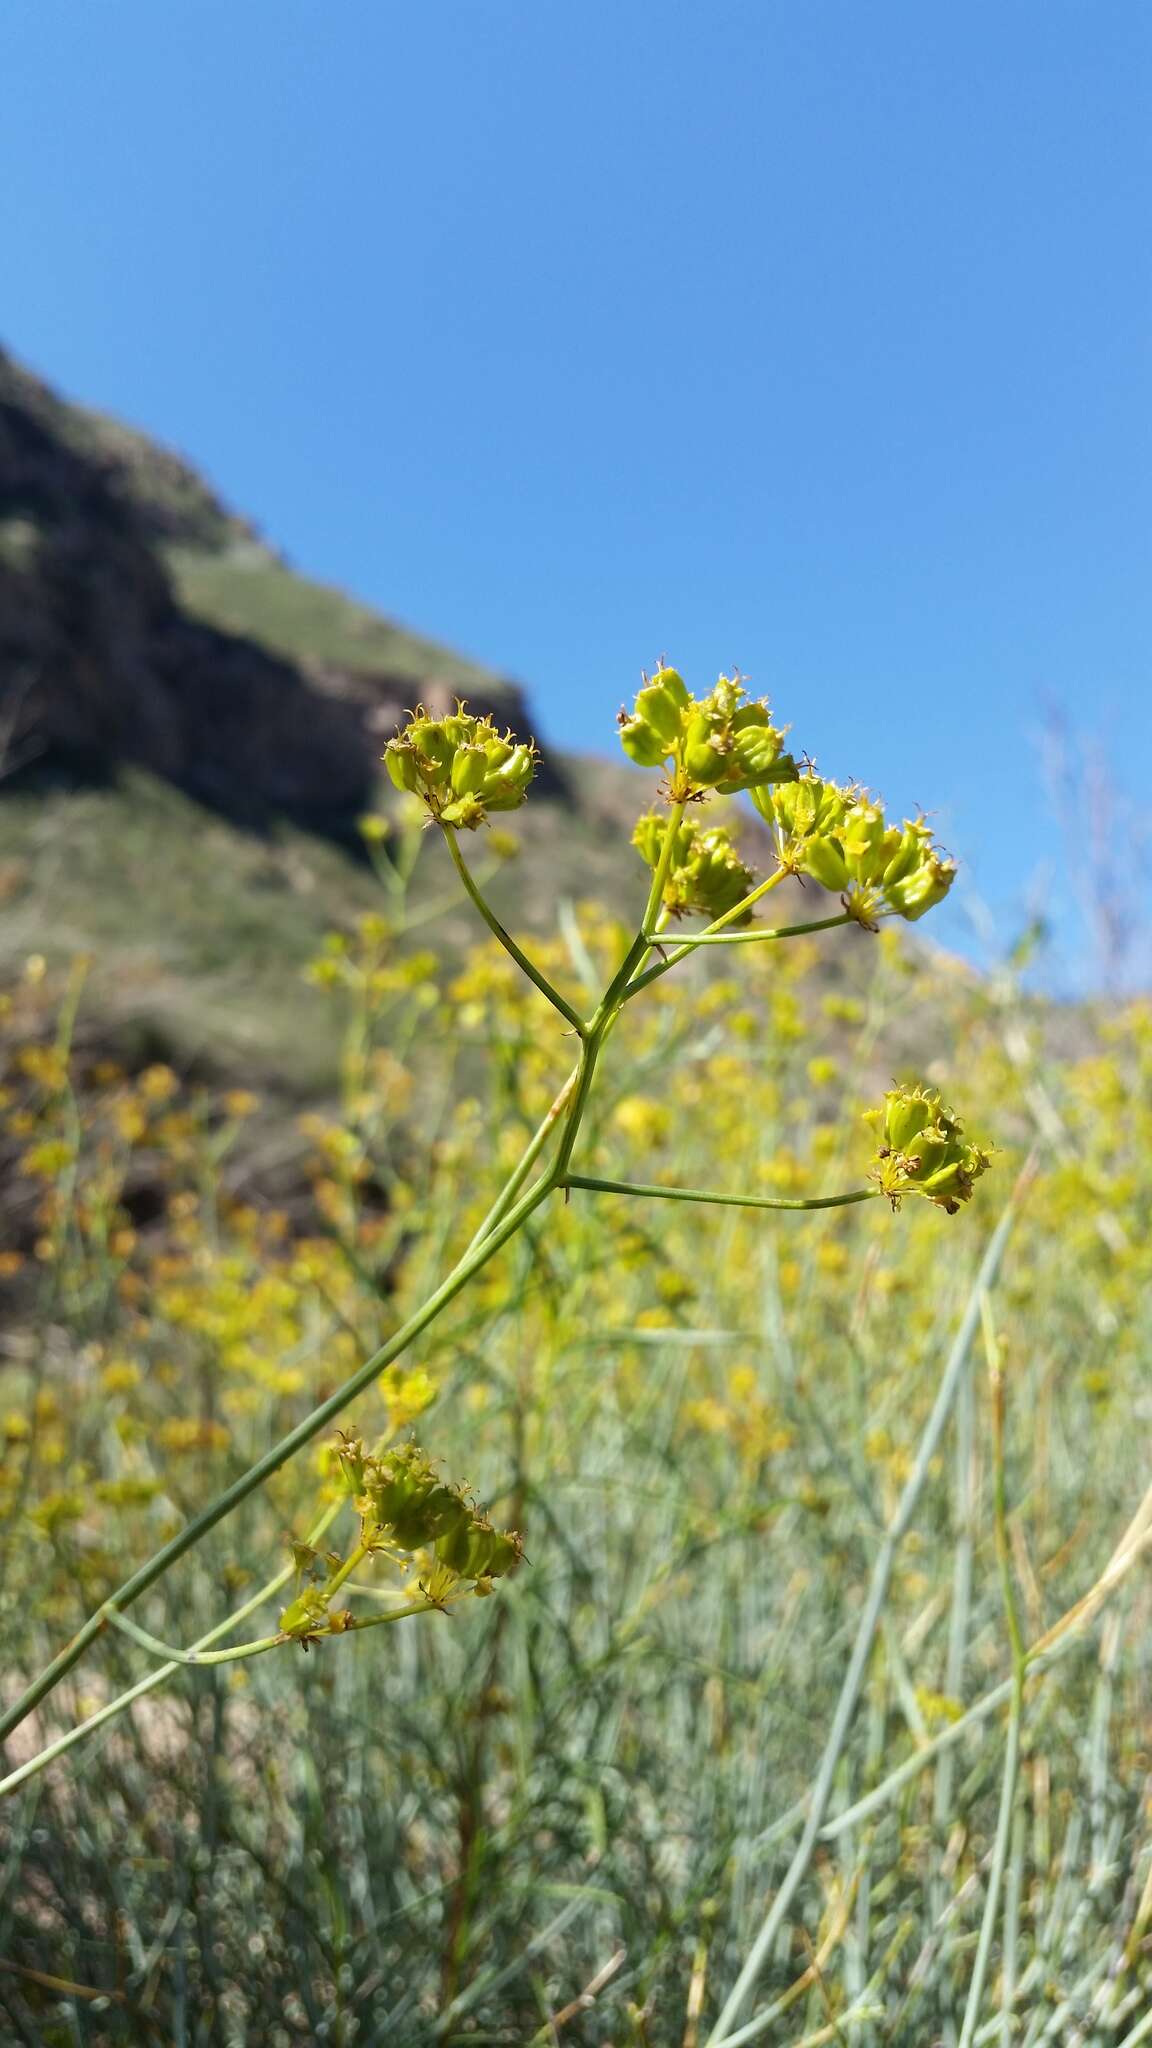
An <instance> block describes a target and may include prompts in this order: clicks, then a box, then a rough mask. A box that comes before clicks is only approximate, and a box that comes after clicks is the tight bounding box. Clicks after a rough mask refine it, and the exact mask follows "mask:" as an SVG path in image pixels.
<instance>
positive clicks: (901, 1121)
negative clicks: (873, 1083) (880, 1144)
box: [884, 1088, 940, 1152]
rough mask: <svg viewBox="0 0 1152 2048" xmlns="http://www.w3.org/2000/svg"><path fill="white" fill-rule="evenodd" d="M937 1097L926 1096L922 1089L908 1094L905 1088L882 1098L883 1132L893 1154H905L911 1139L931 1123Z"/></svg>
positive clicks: (893, 1091)
mask: <svg viewBox="0 0 1152 2048" xmlns="http://www.w3.org/2000/svg"><path fill="white" fill-rule="evenodd" d="M939 1099H940V1098H939V1096H937V1095H936V1094H935V1092H933V1093H932V1094H928V1093H927V1092H926V1091H925V1090H924V1089H922V1088H916V1089H913V1090H912V1091H911V1093H909V1091H908V1090H907V1089H906V1088H895V1089H893V1090H892V1092H891V1094H889V1095H886V1096H885V1098H884V1101H885V1105H886V1110H885V1119H884V1131H885V1136H886V1138H887V1140H888V1143H889V1145H890V1146H891V1147H892V1150H893V1152H906V1151H907V1150H908V1147H909V1145H910V1144H911V1142H912V1140H913V1138H916V1137H918V1136H919V1134H920V1132H921V1131H922V1130H924V1129H925V1127H926V1126H927V1125H928V1124H930V1123H931V1121H932V1117H933V1113H934V1111H935V1109H936V1107H937V1104H938V1102H939Z"/></svg>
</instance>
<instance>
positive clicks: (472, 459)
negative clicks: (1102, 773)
mask: <svg viewBox="0 0 1152 2048" xmlns="http://www.w3.org/2000/svg"><path fill="white" fill-rule="evenodd" d="M0 64H2V66H3V74H4V78H5V90H4V109H5V119H4V124H3V129H2V131H0V181H2V184H0V189H2V190H3V193H4V203H3V206H2V208H0V261H2V263H3V274H4V280H5V294H4V301H5V304H4V315H3V319H4V324H5V335H6V338H7V340H8V342H9V344H10V345H11V346H12V347H14V348H15V349H16V350H17V351H18V352H19V353H21V354H22V355H23V356H25V357H26V358H27V359H29V360H30V361H31V362H32V363H33V364H35V365H37V366H38V367H39V368H40V369H41V370H42V371H43V372H44V373H45V374H46V375H48V376H49V377H50V378H52V379H54V380H56V381H57V382H59V383H60V384H62V385H63V386H64V387H65V388H66V389H68V390H69V391H71V392H72V393H74V394H76V395H79V396H81V397H84V398H86V399H88V400H90V401H92V402H95V403H99V404H102V405H104V406H106V407H108V408H110V409H113V410H115V411H118V412H121V413H123V414H124V415H125V416H127V417H129V418H130V419H132V420H134V421H136V422H138V423H139V424H141V425H142V426H144V427H146V428H149V429H151V430H154V431H155V432H156V433H158V434H160V435H162V436H164V437H166V438H167V439H168V440H169V441H171V442H173V443H174V444H176V445H177V446H178V447H180V448H181V449H183V450H184V451H185V452H187V453H189V454H191V455H192V456H194V457H195V458H196V459H197V460H198V461H199V462H200V463H201V464H202V465H203V466H204V467H205V468H206V469H207V471H208V472H209V474H210V475H211V476H212V477H213V478H214V479H215V481H216V482H217V484H218V485H219V486H220V487H221V488H222V490H223V491H224V492H225V493H226V495H227V496H228V497H230V498H231V499H232V500H234V501H235V502H236V504H237V505H239V506H241V507H242V508H244V509H245V510H248V511H250V512H252V513H253V514H254V515H255V516H256V517H257V518H258V520H259V521H260V522H261V523H262V525H263V526H264V527H265V529H266V530H267V531H268V533H269V534H270V536H271V537H272V538H274V539H275V540H276V541H278V542H279V543H281V544H283V546H284V547H285V548H286V549H287V551H288V552H289V554H290V555H291V556H292V558H293V559H294V560H295V561H297V562H298V563H299V564H300V565H301V566H303V567H306V568H308V569H309V570H311V571H313V572H314V573H317V574H320V575H322V576H327V577H330V578H332V579H334V580H337V581H340V582H342V583H345V584H346V585H348V586H350V587H351V588H353V589H355V590H356V591H358V592H360V593H362V594H363V595H364V596H365V597H367V598H369V599H371V600H373V601H375V602H377V603H378V604H379V605H381V606H382V607H384V608H385V609H387V610H389V611H391V612H394V613H396V614H397V615H399V616H401V617H402V618H404V619H406V620H408V621H410V622H412V623H413V624H415V625H417V626H420V627H422V628H424V629H426V630H427V631H429V632H432V633H434V634H436V635H438V636H440V637H441V638H444V639H446V640H448V641H450V642H453V643H455V644H458V645H459V646H461V647H462V648H465V649H467V650H469V651H471V652H473V653H474V654H476V655H478V656H480V657H482V658H483V659H484V660H486V661H488V662H490V663H492V664H493V665H494V666H496V667H498V668H500V669H501V670H504V671H506V672H511V673H513V674H515V675H517V676H518V677H520V678H521V679H523V680H524V681H525V682H526V683H527V684H528V685H529V686H530V688H531V690H532V692H533V695H534V698H535V701H536V704H537V705H538V707H539V718H540V724H541V727H542V729H543V730H544V731H545V732H546V734H547V735H548V737H550V738H552V739H553V740H556V741H561V742H566V743H571V744H576V745H579V746H583V747H597V746H606V747H611V745H612V744H613V741H612V720H613V716H614V714H615V711H616V709H617V706H618V705H619V703H620V700H621V698H622V697H623V696H624V695H625V694H627V693H628V692H630V691H631V689H632V688H633V687H634V685H635V683H636V680H637V677H638V671H639V669H640V667H641V665H642V664H643V663H646V662H650V661H651V660H652V658H653V657H654V656H655V655H656V654H657V652H659V651H666V652H667V653H668V654H669V655H670V656H671V657H673V658H674V659H675V660H676V662H677V663H678V665H679V666H681V667H682V668H683V669H684V670H685V672H686V673H687V674H688V676H689V678H690V679H692V680H696V681H700V682H704V683H709V682H710V681H711V680H712V679H713V678H714V676H715V674H716V672H717V671H718V670H719V669H720V668H721V667H728V666H730V665H732V664H739V666H740V667H741V668H742V669H743V670H744V671H745V672H746V673H747V674H748V675H749V676H750V677H751V679H752V681H753V682H754V684H755V686H756V687H757V688H758V689H764V690H767V691H768V692H769V694H770V695H771V697H772V699H773V702H774V704H775V705H776V707H777V709H778V711H779V712H780V714H781V715H782V716H783V717H784V718H786V719H788V720H790V721H791V723H792V726H793V734H794V739H795V741H796V742H797V743H798V744H799V745H800V746H802V747H803V748H806V749H807V750H809V751H810V752H812V753H813V754H814V755H815V756H816V758H817V761H818V763H819V765H820V766H821V767H822V768H824V769H825V771H826V772H828V773H831V774H836V775H843V776H847V775H854V776H857V777H859V778H861V779H863V780H865V781H868V782H871V783H872V784H873V785H874V786H876V787H878V788H879V789H880V791H881V792H882V793H883V794H884V795H885V796H886V797H887V798H888V799H889V800H890V801H891V802H892V803H893V804H894V805H901V806H908V805H912V804H915V803H917V802H919V803H923V804H924V805H925V806H926V807H928V808H929V809H931V810H934V812H935V813H936V816H937V820H938V827H939V829H940V831H941V833H942V836H943V837H944V838H945V839H946V840H947V841H948V843H949V844H950V845H951V846H952V848H953V850H954V851H956V852H957V853H958V854H960V855H961V856H962V857H963V859H964V860H965V862H966V866H967V873H968V876H969V877H970V878H971V881H972V883H973V884H974V885H975V886H976V887H978V888H979V889H980V890H981V891H982V892H983V893H984V894H985V896H987V897H988V898H990V899H991V900H992V902H993V903H994V905H995V906H996V908H997V911H998V912H999V913H1001V914H1002V915H1003V917H1004V920H1005V924H1006V926H1010V925H1011V923H1012V920H1013V918H1014V917H1016V916H1018V915H1021V914H1022V906H1023V905H1024V904H1025V903H1026V901H1027V899H1028V894H1029V890H1030V888H1031V887H1032V885H1033V882H1034V878H1035V876H1036V874H1037V873H1038V872H1039V871H1041V870H1043V869H1044V868H1045V867H1046V866H1047V865H1049V864H1050V863H1053V862H1054V863H1058V862H1059V861H1060V858H1061V848H1060V847H1059V846H1058V844H1057V839H1058V834H1057V831H1056V828H1055V826H1054V824H1053V820H1052V816H1051V812H1050V809H1049V806H1048V803H1047V800H1046V798H1045V794H1044V790H1043V787H1042V780H1041V774H1040V768H1039V763H1038V755H1037V747H1036V734H1037V732H1038V729H1039V727H1040V725H1041V724H1042V721H1043V716H1044V708H1045V705H1046V704H1049V703H1052V704H1057V705H1060V706H1063V707H1064V710H1065V712H1066V715H1067V716H1068V718H1069V719H1070V720H1071V721H1072V723H1073V727H1074V729H1075V730H1076V731H1077V732H1078V733H1079V734H1080V735H1081V736H1082V738H1083V739H1084V741H1085V743H1088V742H1091V741H1099V742H1100V743H1101V744H1102V745H1103V747H1104V749H1105V751H1106V753H1107V755H1108V757H1109V758H1110V760H1111V762H1112V764H1113V768H1114V771H1115V773H1116V776H1117V778H1118V780H1119V782H1120V784H1121V785H1122V786H1123V787H1126V788H1127V789H1128V791H1129V792H1130V793H1131V795H1132V796H1133V797H1135V798H1137V799H1139V798H1140V796H1141V794H1142V791H1143V788H1144V786H1145V785H1146V783H1147V781H1148V777H1149V770H1150V769H1152V674H1150V670H1152V660H1150V653H1152V573H1150V572H1152V482H1150V479H1152V460H1150V458H1152V446H1150V443H1152V355H1150V346H1152V254H1150V247H1152V244H1150V237H1149V232H1148V222H1149V219H1150V218H1152V8H1149V6H1148V5H1147V4H1146V0H1129V4H1124V0H965V4H964V5H962V6H951V7H945V6H932V5H926V4H925V0H870V4H867V5H865V4H862V0H787V4H783V0H694V4H683V0H681V4H676V0H582V4H580V5H578V6H570V5H561V4H559V0H555V4H553V0H464V4H456V5H446V4H440V5H436V4H433V0H424V4H422V5H420V4H416V5H413V4H411V0H409V4H406V5H405V4H393V0H326V4H322V0H307V4H305V0H103V4H94V0H17V4H13V5H9V6H8V7H7V8H6V9H5V10H4V18H3V21H2V23H0ZM1065 888H1066V884H1065V883H1064V882H1060V883H1058V884H1057V889H1058V892H1061V891H1064V890H1065ZM934 928H935V929H936V930H937V931H938V932H943V933H944V934H945V935H947V936H949V937H953V938H955V937H957V936H958V930H959V928H958V925H957V922H956V918H955V914H954V913H951V912H949V914H948V922H947V923H946V924H945V925H944V926H941V925H939V924H935V926H934ZM1061 933H1062V939H1063V945H1064V952H1065V962H1064V969H1063V970H1061V971H1066V972H1068V973H1071V972H1072V971H1073V969H1072V955H1073V954H1074V952H1075V950H1076V946H1077V943H1078V941H1077V936H1076V928H1075V925H1074V922H1073V921H1072V920H1071V918H1070V917H1069V916H1067V915H1066V914H1064V913H1062V917H1061Z"/></svg>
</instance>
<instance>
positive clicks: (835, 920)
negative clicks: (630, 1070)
mask: <svg viewBox="0 0 1152 2048" xmlns="http://www.w3.org/2000/svg"><path fill="white" fill-rule="evenodd" d="M856 921H857V920H856V919H855V918H854V917H853V916H852V914H851V912H850V911H847V910H842V911H840V912H839V913H838V914H837V916H835V917H818V918H814V919H813V920H812V922H811V923H809V924H782V925H774V926H772V927H771V928H769V929H764V930H758V931H754V932H718V931H714V930H713V929H712V927H711V926H709V928H708V930H707V931H703V932H693V933H691V934H690V935H689V937H688V938H686V939H680V940H679V941H678V942H677V946H676V950H675V952H673V953H669V954H668V957H667V959H665V960H658V961H657V963H656V965H655V966H654V967H649V968H646V969H645V971H644V972H643V973H642V974H637V975H635V976H633V979H632V980H631V981H630V982H629V984H628V988H627V992H626V997H625V1000H626V1001H627V1002H631V1000H632V998H633V996H636V995H639V993H640V991H641V989H643V988H648V987H650V985H651V983H652V982H654V981H658V980H659V978H660V976H661V975H662V974H667V973H668V972H669V971H670V970H671V969H672V968H673V967H676V966H678V965H679V963H680V961H681V960H686V959H687V958H688V955H689V954H690V953H692V952H694V951H695V949H696V947H698V946H715V945H722V946H738V945H750V944H751V945H756V944H760V945H763V944H764V943H765V942H766V941H768V940H771V939H802V938H805V937H807V935H808V933H809V932H829V931H832V930H833V929H834V927H835V926H836V925H841V924H855V923H856Z"/></svg>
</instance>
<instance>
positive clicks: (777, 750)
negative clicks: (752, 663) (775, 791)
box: [725, 704, 800, 792]
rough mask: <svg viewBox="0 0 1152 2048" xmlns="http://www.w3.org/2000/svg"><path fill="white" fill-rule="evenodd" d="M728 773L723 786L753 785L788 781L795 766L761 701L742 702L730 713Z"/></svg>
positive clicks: (755, 786)
mask: <svg viewBox="0 0 1152 2048" xmlns="http://www.w3.org/2000/svg"><path fill="white" fill-rule="evenodd" d="M730 729H731V735H732V776H731V782H730V785H725V787H726V789H728V790H729V791H730V792H734V791H735V790H737V789H756V788H760V787H763V786H764V785H765V784H767V783H774V782H779V783H790V782H794V781H795V780H796V777H797V776H798V774H799V772H800V771H799V769H798V768H797V766H796V763H795V761H794V760H793V758H792V756H791V754H786V753H785V752H784V735H783V733H782V732H778V731H777V730H776V728H775V726H774V725H773V724H772V723H771V721H770V719H769V717H768V709H767V706H766V705H764V704H744V705H741V707H740V709H739V710H738V711H736V712H735V713H734V714H733V717H732V721H731V728H730Z"/></svg>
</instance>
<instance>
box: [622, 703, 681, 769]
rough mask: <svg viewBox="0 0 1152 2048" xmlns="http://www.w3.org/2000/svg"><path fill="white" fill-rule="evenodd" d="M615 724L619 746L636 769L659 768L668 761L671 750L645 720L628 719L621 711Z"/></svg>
mask: <svg viewBox="0 0 1152 2048" xmlns="http://www.w3.org/2000/svg"><path fill="white" fill-rule="evenodd" d="M617 723H618V727H619V732H620V745H621V746H622V747H623V749H624V752H625V753H626V754H627V756H628V759H629V760H630V761H635V763H636V766H637V767H638V768H659V767H661V766H662V765H663V763H664V762H665V761H666V760H667V759H668V755H669V753H670V752H671V748H670V747H669V745H668V743H667V741H666V740H664V739H662V738H661V736H660V734H659V733H658V732H657V731H656V728H655V726H652V725H649V723H648V721H647V719H645V718H634V717H630V716H629V715H628V714H627V713H626V712H623V711H622V712H621V713H620V717H619V720H618V721H617Z"/></svg>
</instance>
